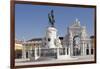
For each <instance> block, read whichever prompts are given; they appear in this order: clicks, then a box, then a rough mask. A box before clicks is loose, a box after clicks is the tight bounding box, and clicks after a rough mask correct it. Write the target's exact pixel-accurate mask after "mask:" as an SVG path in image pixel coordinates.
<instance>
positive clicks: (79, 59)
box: [15, 55, 94, 66]
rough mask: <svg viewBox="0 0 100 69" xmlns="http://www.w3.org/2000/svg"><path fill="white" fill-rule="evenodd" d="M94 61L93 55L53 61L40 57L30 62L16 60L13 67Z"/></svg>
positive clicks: (27, 60)
mask: <svg viewBox="0 0 100 69" xmlns="http://www.w3.org/2000/svg"><path fill="white" fill-rule="evenodd" d="M85 61H94V55H88V56H74V57H71V58H65V57H64V58H61V59H54V58H51V57H40V58H39V59H38V60H34V61H30V60H29V59H16V60H15V66H21V65H38V64H54V63H72V62H85Z"/></svg>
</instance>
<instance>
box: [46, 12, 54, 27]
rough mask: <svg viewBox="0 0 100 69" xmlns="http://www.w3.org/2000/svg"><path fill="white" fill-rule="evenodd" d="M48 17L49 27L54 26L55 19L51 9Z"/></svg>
mask: <svg viewBox="0 0 100 69" xmlns="http://www.w3.org/2000/svg"><path fill="white" fill-rule="evenodd" d="M48 19H49V23H50V25H51V27H54V23H55V19H54V14H53V10H51V12H50V13H48Z"/></svg>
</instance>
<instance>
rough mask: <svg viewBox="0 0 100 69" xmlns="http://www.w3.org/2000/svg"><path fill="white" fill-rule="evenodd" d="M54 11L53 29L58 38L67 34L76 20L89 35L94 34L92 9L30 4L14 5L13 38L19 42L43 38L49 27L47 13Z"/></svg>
mask: <svg viewBox="0 0 100 69" xmlns="http://www.w3.org/2000/svg"><path fill="white" fill-rule="evenodd" d="M52 9H53V10H54V16H55V27H56V28H57V29H58V35H59V36H65V34H67V27H68V26H70V25H71V24H72V23H73V22H74V21H75V19H76V18H78V19H79V20H80V23H81V25H85V26H86V27H87V32H88V34H89V35H93V34H94V8H79V7H63V6H43V5H42V6H41V5H30V4H16V5H15V36H16V39H19V40H23V39H24V40H29V39H32V38H37V37H44V36H45V31H46V28H47V27H48V25H49V21H48V13H49V12H50V11H51V10H52Z"/></svg>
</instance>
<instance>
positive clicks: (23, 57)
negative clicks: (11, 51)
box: [22, 45, 26, 59]
mask: <svg viewBox="0 0 100 69" xmlns="http://www.w3.org/2000/svg"><path fill="white" fill-rule="evenodd" d="M22 59H26V49H25V45H23V49H22Z"/></svg>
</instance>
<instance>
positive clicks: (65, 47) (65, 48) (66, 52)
mask: <svg viewBox="0 0 100 69" xmlns="http://www.w3.org/2000/svg"><path fill="white" fill-rule="evenodd" d="M65 55H68V54H67V47H65Z"/></svg>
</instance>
